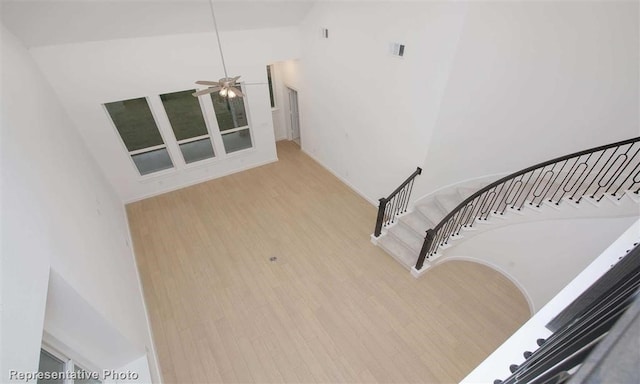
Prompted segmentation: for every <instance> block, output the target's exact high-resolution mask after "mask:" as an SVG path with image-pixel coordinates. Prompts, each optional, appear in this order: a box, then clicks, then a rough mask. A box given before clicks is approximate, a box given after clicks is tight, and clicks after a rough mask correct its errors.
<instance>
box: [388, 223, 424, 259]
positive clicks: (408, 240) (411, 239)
mask: <svg viewBox="0 0 640 384" xmlns="http://www.w3.org/2000/svg"><path fill="white" fill-rule="evenodd" d="M389 232H390V233H391V234H393V236H395V237H396V238H397V239H398V240H400V241H401V242H403V243H404V244H405V245H406V246H407V247H409V248H411V249H412V250H414V251H416V252H420V248H422V242H423V238H422V237H420V236H419V235H418V234H417V233H416V232H415V231H413V229H411V228H409V227H407V226H405V225H403V224H402V223H400V224H398V225H394V226H393V227H391V228H389Z"/></svg>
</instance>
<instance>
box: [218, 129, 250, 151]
mask: <svg viewBox="0 0 640 384" xmlns="http://www.w3.org/2000/svg"><path fill="white" fill-rule="evenodd" d="M222 142H223V143H224V149H225V150H226V151H227V153H231V152H235V151H239V150H241V149H247V148H251V134H250V132H249V128H247V129H243V130H241V131H237V132H231V133H227V134H224V135H222Z"/></svg>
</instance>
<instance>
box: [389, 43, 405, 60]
mask: <svg viewBox="0 0 640 384" xmlns="http://www.w3.org/2000/svg"><path fill="white" fill-rule="evenodd" d="M391 55H393V56H396V57H403V56H404V44H400V43H391Z"/></svg>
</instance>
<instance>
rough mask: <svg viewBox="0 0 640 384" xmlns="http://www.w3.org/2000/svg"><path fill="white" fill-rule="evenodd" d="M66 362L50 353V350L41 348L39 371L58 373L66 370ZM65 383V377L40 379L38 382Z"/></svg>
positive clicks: (47, 383)
mask: <svg viewBox="0 0 640 384" xmlns="http://www.w3.org/2000/svg"><path fill="white" fill-rule="evenodd" d="M66 365H67V364H66V362H64V361H62V360H60V359H58V358H57V357H55V356H53V355H52V354H50V353H49V352H47V351H45V350H44V349H41V350H40V363H39V364H38V372H43V373H46V372H50V373H54V372H55V373H58V372H64V371H65V369H66ZM45 383H46V384H63V383H64V379H63V378H57V379H55V380H54V379H49V380H43V379H38V384H45Z"/></svg>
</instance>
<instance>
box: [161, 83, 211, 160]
mask: <svg viewBox="0 0 640 384" xmlns="http://www.w3.org/2000/svg"><path fill="white" fill-rule="evenodd" d="M193 92H194V90H189V91H182V92H175V93H167V94H164V95H160V99H161V100H162V105H163V106H164V110H165V112H166V113H167V117H168V118H169V122H170V123H171V129H172V130H173V133H174V135H175V137H176V140H177V141H178V146H179V147H180V152H182V157H183V158H184V161H185V163H187V164H189V163H193V162H196V161H200V160H205V159H209V158H212V157H214V156H215V154H214V152H213V145H212V144H211V136H210V135H209V131H208V130H207V125H206V123H205V121H204V117H203V115H202V109H201V108H200V102H199V100H198V98H196V97H193V96H192V95H191V94H192V93H193Z"/></svg>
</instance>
